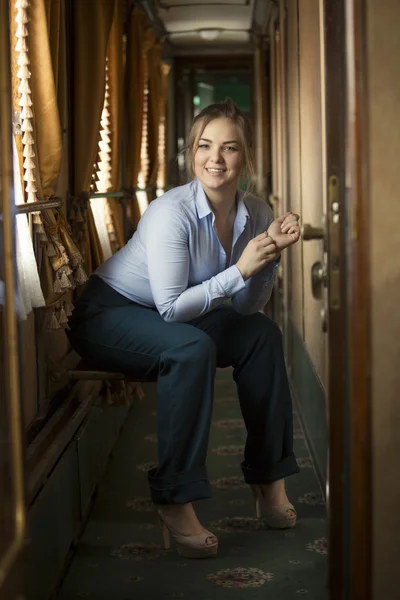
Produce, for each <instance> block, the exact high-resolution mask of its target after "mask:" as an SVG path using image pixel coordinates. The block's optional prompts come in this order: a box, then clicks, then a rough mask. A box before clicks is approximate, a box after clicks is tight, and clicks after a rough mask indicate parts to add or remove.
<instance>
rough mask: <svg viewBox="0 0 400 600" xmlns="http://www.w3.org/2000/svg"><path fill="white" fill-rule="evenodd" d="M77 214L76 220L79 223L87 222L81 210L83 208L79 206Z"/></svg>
mask: <svg viewBox="0 0 400 600" xmlns="http://www.w3.org/2000/svg"><path fill="white" fill-rule="evenodd" d="M75 214H76V217H75V221H76V222H77V223H84V222H85V219H84V218H83V216H82V212H81V209H80V207H79V206H78V208H77V210H76V213H75Z"/></svg>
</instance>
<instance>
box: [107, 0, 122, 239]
mask: <svg viewBox="0 0 400 600" xmlns="http://www.w3.org/2000/svg"><path fill="white" fill-rule="evenodd" d="M122 8H123V7H122V5H121V2H120V1H119V0H118V1H117V2H116V3H115V10H114V20H113V24H112V27H111V32H110V39H109V42H108V52H107V54H108V67H109V71H108V73H109V84H110V97H109V102H110V108H111V189H110V191H113V192H115V191H117V190H119V189H120V187H121V168H120V167H121V158H122V132H123V119H124V72H123V71H124V70H123V48H122V31H123V10H122ZM108 202H109V206H110V209H111V214H112V218H113V224H114V227H115V234H116V237H117V242H118V245H119V247H122V246H123V245H124V243H125V240H124V230H123V217H122V209H121V204H120V202H119V201H118V199H116V198H110V199H109V201H108Z"/></svg>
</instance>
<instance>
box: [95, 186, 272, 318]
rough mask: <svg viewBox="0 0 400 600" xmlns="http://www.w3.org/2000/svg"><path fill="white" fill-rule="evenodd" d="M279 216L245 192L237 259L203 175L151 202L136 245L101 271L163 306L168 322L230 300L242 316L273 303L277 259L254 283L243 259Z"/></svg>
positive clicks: (130, 294)
mask: <svg viewBox="0 0 400 600" xmlns="http://www.w3.org/2000/svg"><path fill="white" fill-rule="evenodd" d="M272 221H273V216H272V210H271V208H270V207H269V206H268V204H267V203H266V202H264V201H263V200H260V199H259V198H256V197H255V196H253V195H251V194H250V195H247V196H246V197H245V198H244V199H243V192H241V191H239V192H238V195H237V214H236V219H235V223H234V233H233V244H232V252H231V258H230V264H229V266H228V268H226V254H225V251H224V249H223V247H222V245H221V243H220V241H219V239H218V236H217V233H216V231H215V215H214V213H213V212H212V210H211V208H210V205H209V203H208V200H207V197H206V194H205V192H204V190H203V188H202V186H201V183H200V181H199V180H195V181H192V182H190V183H188V184H186V185H183V186H180V187H176V188H174V189H172V190H170V191H168V192H167V193H166V194H164V195H163V196H160V197H159V198H157V199H156V200H153V202H151V203H150V205H149V207H148V208H147V209H146V211H145V212H144V214H143V216H142V218H141V220H140V222H139V225H138V228H137V230H136V232H135V233H134V235H133V236H132V238H131V239H130V240H129V242H128V243H127V244H126V245H125V246H124V247H123V248H121V250H119V251H118V252H117V253H116V254H114V256H112V257H111V258H110V259H109V260H107V261H106V262H105V263H104V264H103V265H101V266H100V267H99V268H98V269H97V270H96V271H95V274H96V275H98V276H99V277H101V278H102V279H103V280H104V281H105V282H106V283H107V284H108V285H110V286H111V287H112V288H114V289H115V290H116V291H117V292H119V293H120V294H122V295H123V296H126V297H127V298H130V299H131V300H133V301H134V302H137V303H138V304H142V305H143V306H147V307H152V308H154V307H156V308H157V310H158V312H159V313H160V315H161V316H162V318H163V319H164V320H165V321H169V322H176V321H180V322H185V321H190V320H191V319H194V318H195V317H198V316H199V315H203V314H205V313H207V312H208V311H210V310H212V309H214V308H216V307H217V306H219V305H220V304H224V303H226V302H227V301H229V300H230V302H231V304H232V306H233V308H234V309H235V310H236V311H237V312H239V313H242V314H252V313H255V312H257V311H258V310H260V309H261V308H263V306H264V305H265V304H266V303H267V302H268V300H269V298H270V295H271V292H272V288H273V285H274V267H275V266H276V263H274V264H272V263H271V264H269V265H267V267H265V268H264V269H263V270H262V271H261V272H260V273H258V274H257V275H254V276H253V277H251V278H250V279H248V280H247V281H244V280H243V277H242V275H241V273H240V271H239V269H238V268H237V267H236V266H235V263H236V262H237V261H238V259H239V258H240V256H241V254H242V252H243V250H244V248H245V247H246V245H247V243H248V242H249V241H250V240H251V239H252V238H254V237H255V236H257V235H259V234H260V233H262V232H264V231H265V230H266V229H267V228H268V226H269V225H270V223H271V222H272Z"/></svg>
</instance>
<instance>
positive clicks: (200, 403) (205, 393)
mask: <svg viewBox="0 0 400 600" xmlns="http://www.w3.org/2000/svg"><path fill="white" fill-rule="evenodd" d="M70 327H71V330H70V332H69V333H68V335H69V338H70V340H71V343H72V345H73V346H74V347H75V349H76V350H77V352H78V353H79V354H80V355H81V356H82V357H83V358H85V359H88V360H91V361H94V362H96V363H97V364H98V365H99V366H100V367H102V368H106V369H108V370H116V371H119V372H123V373H126V374H129V375H135V376H137V377H139V378H146V377H149V376H154V375H155V376H157V378H158V385H157V395H158V454H159V467H158V468H156V469H153V470H152V471H150V472H149V483H150V488H151V495H152V499H153V501H154V503H155V504H184V503H189V502H192V501H194V500H198V499H201V498H208V497H210V496H211V493H210V486H209V482H208V479H207V473H206V467H205V462H206V455H207V446H208V437H209V429H210V421H211V410H212V399H213V386H214V376H215V366H216V363H215V347H214V344H213V342H212V341H211V339H210V337H209V336H208V335H206V334H205V333H203V332H202V331H200V330H199V329H196V328H195V327H192V326H191V325H187V324H184V323H166V322H165V321H164V320H163V319H162V318H161V317H160V315H159V314H158V312H157V311H155V310H152V309H147V308H144V307H141V306H139V305H137V304H135V303H133V302H131V301H130V300H128V299H126V298H124V297H123V296H121V295H120V294H118V293H117V292H115V291H114V290H113V289H112V288H110V287H109V286H108V285H107V284H105V283H104V282H103V281H102V280H101V279H99V278H98V277H92V278H91V280H90V282H89V284H88V286H87V288H86V289H85V291H84V292H83V294H82V296H81V297H80V298H79V299H78V302H77V304H76V308H75V310H74V312H73V314H72V317H71V320H70Z"/></svg>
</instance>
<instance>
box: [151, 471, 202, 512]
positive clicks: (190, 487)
mask: <svg viewBox="0 0 400 600" xmlns="http://www.w3.org/2000/svg"><path fill="white" fill-rule="evenodd" d="M158 472H159V468H158V467H156V468H154V469H151V470H150V471H149V472H148V481H149V486H150V492H151V498H152V500H153V502H154V504H186V503H187V502H194V501H195V500H203V499H205V498H211V487H210V482H209V480H208V477H207V469H206V467H205V466H203V467H196V468H194V469H191V470H190V471H181V472H180V473H173V474H172V475H168V476H167V477H159V476H158Z"/></svg>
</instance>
